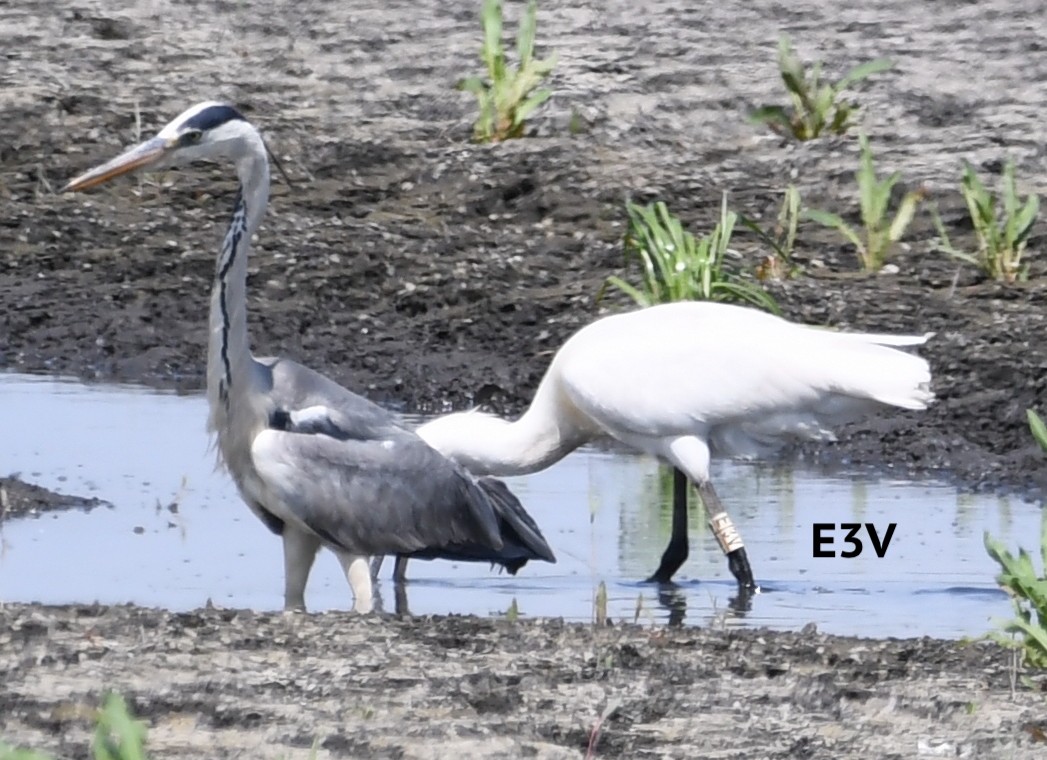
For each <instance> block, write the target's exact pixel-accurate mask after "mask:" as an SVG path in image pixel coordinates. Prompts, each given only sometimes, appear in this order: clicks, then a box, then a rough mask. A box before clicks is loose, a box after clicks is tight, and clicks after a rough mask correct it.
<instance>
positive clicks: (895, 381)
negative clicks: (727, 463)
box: [398, 302, 934, 589]
mask: <svg viewBox="0 0 1047 760" xmlns="http://www.w3.org/2000/svg"><path fill="white" fill-rule="evenodd" d="M929 337H930V334H927V335H923V336H911V335H897V336H896V335H878V334H864V333H846V332H837V331H833V330H829V329H823V328H818V327H811V326H807V325H800V324H795V323H792V322H789V321H787V320H785V319H782V318H780V317H776V316H774V315H771V314H768V313H766V312H763V311H758V310H756V309H751V308H745V307H741V306H732V305H729V304H721V303H710V302H681V303H673V304H665V305H660V306H653V307H650V308H646V309H640V310H638V311H632V312H627V313H624V314H618V315H614V316H609V317H605V318H602V319H599V320H597V321H596V322H593V323H592V324H590V325H587V326H586V327H584V328H582V329H581V330H579V331H578V332H577V333H575V334H574V335H573V336H571V338H569V339H568V340H567V342H566V343H565V344H564V345H563V347H562V348H561V349H560V351H559V352H558V353H557V354H556V356H555V357H554V358H553V361H552V364H551V365H550V366H549V369H548V371H547V372H546V374H545V377H544V378H543V379H542V382H541V384H540V385H539V386H538V390H537V392H536V393H535V397H534V399H533V401H532V402H531V405H530V407H529V408H528V409H527V411H526V412H524V414H523V415H522V416H521V417H520V418H519V419H517V420H516V421H514V422H509V421H507V420H504V419H501V418H499V417H496V416H493V415H490V414H485V413H482V412H477V411H469V412H459V413H455V414H450V415H446V416H444V417H439V418H437V419H435V420H433V421H431V422H429V423H427V424H425V425H423V426H421V427H420V428H418V431H417V432H418V434H419V435H420V436H422V438H423V439H425V441H426V442H427V443H428V444H429V445H430V446H432V447H433V448H435V449H437V450H438V451H439V452H441V453H442V454H444V455H445V456H447V457H449V458H451V459H453V460H455V461H456V462H458V463H460V464H462V465H463V466H465V467H466V468H467V469H468V470H470V471H471V472H472V473H474V474H477V475H479V474H491V475H500V476H509V475H521V474H525V473H530V472H535V471H537V470H541V469H543V468H545V467H548V466H549V465H551V464H553V463H554V462H557V461H558V460H560V459H561V458H562V457H564V456H565V455H567V454H568V453H569V452H571V451H573V450H574V449H575V448H577V447H578V446H580V445H582V444H583V443H586V442H587V441H590V440H592V439H594V438H598V437H608V438H613V439H615V440H617V441H620V442H621V443H623V444H625V445H626V446H629V447H631V448H633V449H636V450H638V451H642V452H645V453H647V454H651V455H653V456H656V457H658V458H659V459H661V460H663V461H666V462H668V463H670V464H672V465H673V466H674V467H675V468H676V470H677V482H676V488H675V496H674V520H673V537H672V539H671V541H670V543H669V547H668V548H667V549H666V552H665V555H664V556H663V558H662V564H661V566H660V567H659V569H658V570H657V571H656V572H655V573H654V575H653V576H652V578H651V580H654V581H660V582H668V581H669V580H670V579H671V578H672V576H673V574H674V573H675V572H676V570H677V569H679V567H680V565H681V564H683V562H684V560H685V559H686V557H687V552H688V546H687V533H686V531H687V522H686V510H687V507H686V480H685V479H684V478H685V477H686V479H689V480H690V481H691V482H692V483H693V484H695V486H696V487H697V488H698V491H699V494H700V495H701V496H702V498H703V501H704V502H705V504H706V507H707V508H708V511H709V514H710V515H711V516H712V517H711V522H712V523H713V528H714V533H715V535H716V536H717V539H718V540H719V542H720V545H721V547H722V548H723V550H724V552H725V553H727V554H728V558H729V561H730V566H731V570H732V572H734V574H735V576H736V577H737V578H738V580H739V583H740V584H741V585H742V587H743V588H749V589H754V588H755V582H754V581H753V578H752V572H751V570H750V569H749V565H748V560H747V558H746V554H745V548H744V546H743V544H742V541H741V538H740V536H739V535H738V533H737V531H736V530H735V529H734V528H733V526H732V525H731V523H730V519H729V518H728V517H727V515H726V513H725V512H724V510H723V508H722V506H720V504H719V500H718V498H717V497H716V493H715V491H714V490H713V488H712V485H711V483H710V482H709V462H710V459H711V457H712V456H713V455H720V456H732V457H746V458H752V457H760V456H763V455H765V454H768V453H770V452H772V451H774V450H775V449H776V448H778V447H779V446H781V445H782V444H783V443H785V442H786V441H788V440H789V439H797V438H806V439H815V440H833V439H834V435H833V432H832V428H833V427H834V426H836V425H839V424H841V423H844V422H848V421H851V420H854V419H856V418H859V417H861V416H862V415H864V414H866V413H869V412H872V411H875V410H877V409H880V408H883V407H900V408H903V409H924V408H926V406H927V404H928V403H930V401H931V400H932V399H933V398H934V395H933V393H932V392H931V391H930V387H929V386H930V381H931V373H930V368H929V366H928V364H927V362H926V361H925V360H924V359H922V358H920V357H918V356H914V355H912V354H909V353H906V352H904V351H900V350H898V349H899V348H900V347H904V346H916V345H920V344H922V343H925V342H926V341H927V339H928V338H929ZM402 572H403V563H402V562H398V576H400V577H402Z"/></svg>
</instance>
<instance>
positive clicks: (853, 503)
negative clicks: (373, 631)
mask: <svg viewBox="0 0 1047 760" xmlns="http://www.w3.org/2000/svg"><path fill="white" fill-rule="evenodd" d="M0 419H3V420H4V421H5V427H6V430H7V431H8V433H9V434H8V435H5V436H4V437H3V438H0V472H3V473H4V474H7V473H19V474H20V475H21V477H22V478H23V479H25V480H27V481H29V482H33V483H37V484H39V485H42V486H45V487H47V488H51V489H54V490H57V491H59V492H63V493H70V494H77V495H81V496H97V497H99V498H101V499H104V500H106V501H108V502H110V503H111V504H112V505H113V507H112V508H111V509H109V508H100V509H95V510H94V511H92V512H90V513H83V512H79V511H70V512H63V513H56V514H46V515H43V516H40V517H36V518H25V519H19V520H9V521H7V522H6V523H4V524H3V525H2V533H0V542H2V544H0V602H2V601H22V602H30V601H35V602H45V603H65V602H92V601H99V602H104V603H122V602H134V603H136V604H142V605H151V606H160V607H167V608H170V609H188V608H192V607H197V606H200V605H203V604H204V603H205V602H206V601H207V600H208V599H210V600H212V601H213V602H214V603H215V604H217V605H220V606H228V607H253V608H257V609H279V608H280V607H281V605H282V589H283V579H282V574H283V562H282V559H281V548H280V542H279V540H278V539H277V538H276V537H274V536H273V535H272V534H271V533H269V532H268V531H267V530H266V529H265V528H264V527H263V525H262V524H261V523H260V522H259V521H258V520H257V519H256V518H255V517H254V516H253V515H252V514H251V513H250V512H249V511H248V509H247V508H246V506H244V504H243V503H242V502H241V501H240V499H239V497H238V496H237V494H236V491H235V488H234V486H233V485H232V482H231V481H230V480H229V478H228V477H227V476H226V475H225V474H224V473H222V472H216V471H215V469H214V457H213V453H212V452H211V451H210V450H209V441H208V439H207V436H206V434H205V432H204V421H205V419H206V403H205V401H204V399H203V398H202V397H199V396H176V395H173V394H164V393H157V392H154V391H151V390H146V389H142V388H137V387H114V386H85V385H82V384H79V383H73V382H64V381H58V380H54V379H50V378H46V379H45V378H37V377H30V376H24V375H0ZM11 433H13V434H11ZM507 480H508V482H509V484H510V486H511V487H512V489H513V490H514V492H515V493H516V494H517V495H518V496H519V497H520V499H521V501H523V503H524V504H525V505H526V506H527V508H528V509H529V511H530V512H531V514H532V515H533V516H534V517H535V519H536V520H537V521H538V523H539V524H540V525H541V526H542V529H543V532H544V533H545V536H546V538H547V539H548V541H549V543H550V545H551V546H552V547H553V550H554V551H555V552H556V554H557V558H558V562H557V564H555V565H551V564H547V563H531V564H530V565H528V566H527V567H526V568H524V569H523V570H522V571H521V572H520V574H519V575H518V576H516V577H511V576H507V575H499V574H495V573H492V572H490V571H489V570H488V568H487V566H486V565H479V564H468V563H460V564H458V563H449V562H421V561H415V562H412V563H411V566H410V570H409V578H410V582H409V583H408V584H407V586H406V587H405V590H406V596H407V599H406V602H407V604H408V606H409V609H410V611H411V612H412V613H414V614H426V613H474V614H478V615H499V614H503V613H504V612H505V611H506V610H507V609H509V607H510V606H511V605H512V603H513V601H514V600H515V602H516V605H517V608H518V610H519V613H520V614H521V615H524V616H532V615H546V616H562V617H564V618H568V619H572V620H589V619H591V618H592V614H593V608H594V602H593V600H594V596H595V590H596V588H597V586H598V585H599V584H600V582H601V581H604V582H605V583H606V584H607V590H608V613H609V615H610V616H611V617H612V618H613V619H616V620H618V619H627V620H634V619H638V620H639V621H640V622H642V623H660V622H666V621H668V620H669V619H670V616H671V617H672V618H673V619H674V620H683V621H685V622H687V623H691V624H699V625H721V624H722V625H731V626H759V625H768V626H771V627H774V628H783V629H795V628H799V627H802V626H803V625H805V624H806V623H808V622H814V623H816V624H817V625H818V627H819V629H821V630H824V631H828V632H833V633H841V634H857V635H866V636H919V635H933V636H943V637H959V636H964V635H979V634H981V633H984V632H985V631H986V630H987V629H988V628H989V627H990V626H991V623H990V618H992V617H1001V616H1005V615H1007V614H1008V612H1009V605H1008V603H1007V600H1006V598H1005V597H1004V595H1003V594H1002V593H1001V592H1000V591H998V590H997V589H996V587H995V584H994V583H993V582H992V578H993V574H994V565H993V563H992V562H991V561H990V560H989V558H988V557H987V556H986V554H985V551H984V549H983V548H982V533H983V531H984V530H989V531H990V532H991V533H992V534H993V535H994V536H997V537H1000V538H1002V539H1003V540H1004V541H1005V542H1006V543H1007V544H1008V545H1012V546H1016V545H1018V544H1024V545H1026V546H1029V547H1031V545H1032V542H1033V541H1034V540H1035V537H1036V536H1038V535H1039V521H1040V509H1039V506H1038V505H1037V504H1033V503H1030V502H1024V501H1021V500H1018V499H1015V498H1002V497H994V496H986V495H977V496H972V495H965V494H960V493H958V492H957V491H956V490H955V489H954V488H952V487H951V486H949V485H946V484H942V483H935V482H911V481H904V480H891V479H875V480H874V479H870V478H868V477H864V476H858V475H848V474H835V475H832V476H828V475H825V474H820V473H816V472H811V471H805V470H802V469H793V468H786V467H782V466H778V467H772V466H767V465H760V466H758V465H753V464H739V463H735V462H717V463H715V464H714V468H713V481H714V483H715V484H716V486H717V489H718V491H719V493H720V496H721V498H722V499H723V502H724V504H725V505H726V506H727V508H728V510H729V511H730V512H731V514H732V516H733V518H734V520H735V523H736V524H737V526H738V528H739V529H740V531H741V533H742V536H743V537H744V539H745V541H746V544H747V545H748V547H749V556H750V559H751V562H752V565H753V570H754V572H755V574H756V577H757V579H758V581H759V582H760V583H761V585H762V586H763V590H764V592H763V593H762V594H760V595H759V596H757V597H756V598H755V599H754V601H753V605H752V609H751V610H750V611H748V612H747V613H745V614H744V615H738V614H735V613H733V612H732V610H731V609H730V607H729V601H730V599H731V597H732V596H733V595H734V582H733V580H732V579H731V576H730V574H729V572H728V570H727V567H726V562H725V561H724V559H723V557H722V555H721V553H720V551H719V549H718V548H717V547H716V544H715V541H714V540H713V538H712V537H711V535H709V533H708V531H707V530H706V528H705V526H704V517H703V516H701V515H700V514H692V525H691V540H692V547H691V557H690V559H689V560H688V562H687V564H685V565H684V567H683V568H682V569H681V571H680V573H679V574H678V580H679V581H680V583H679V585H678V588H677V589H676V591H675V592H674V593H672V594H663V595H662V596H661V598H660V597H659V594H658V593H657V590H656V589H655V588H653V587H651V586H648V585H645V584H642V583H640V582H639V580H640V579H642V578H644V577H645V576H646V575H648V574H649V573H650V572H651V571H652V570H653V569H654V568H655V566H656V565H657V562H658V558H659V557H660V555H661V552H662V550H663V549H664V547H665V543H666V541H667V539H668V534H669V504H668V494H669V491H668V490H667V484H668V483H670V482H671V479H669V478H668V476H667V475H666V474H665V473H662V472H661V471H660V469H659V467H658V465H657V464H656V463H655V462H654V461H653V460H650V459H648V458H645V457H640V456H634V455H631V454H623V453H619V452H608V451H603V450H598V449H594V448H586V449H583V450H582V451H579V452H577V453H575V454H573V455H572V456H570V457H568V458H567V459H565V460H563V461H562V462H560V463H558V464H557V465H555V466H553V467H551V468H549V469H548V470H546V471H544V472H541V473H537V474H535V475H530V476H525V477H519V478H509V479H507ZM823 522H837V523H840V522H861V523H873V524H874V525H875V526H876V528H877V530H878V531H879V533H880V535H881V536H882V534H883V533H884V532H885V530H886V528H887V525H888V523H892V522H893V523H896V524H897V527H896V530H895V533H894V536H893V538H892V540H891V543H890V545H889V547H888V549H887V552H886V556H885V557H884V558H883V559H880V558H878V557H877V556H876V555H875V554H874V553H873V551H872V549H871V548H870V547H869V541H868V538H867V536H866V535H865V533H864V531H863V532H862V533H861V534H860V537H861V538H862V540H863V544H865V547H866V548H865V550H864V552H863V553H862V555H861V556H860V557H858V558H855V559H844V558H842V557H835V558H819V559H814V558H812V548H813V530H812V525H813V523H823ZM842 538H843V537H842V533H837V534H836V538H835V542H836V543H835V548H836V550H837V551H838V552H839V551H840V550H841V549H843V548H845V546H844V544H843V542H842ZM391 572H392V562H391V561H389V562H387V563H386V566H385V567H384V568H383V570H382V574H381V578H382V582H381V583H380V586H379V590H380V592H382V594H383V603H384V605H385V608H386V609H387V610H391V609H392V608H393V607H394V596H395V595H394V588H393V584H392V582H391V580H390V579H389V576H390V574H391ZM306 601H307V604H308V605H309V606H310V608H311V609H313V610H323V609H331V608H339V609H345V608H347V607H348V606H349V605H350V596H349V590H348V586H347V584H346V582H345V580H344V578H343V577H342V575H341V573H340V568H339V567H338V563H337V562H336V561H335V559H334V557H333V555H331V554H329V553H326V552H325V553H322V554H321V555H320V557H319V558H318V560H317V563H316V566H315V568H314V570H313V575H312V577H311V579H310V583H309V587H308V589H307V596H306ZM402 601H403V600H401V603H402Z"/></svg>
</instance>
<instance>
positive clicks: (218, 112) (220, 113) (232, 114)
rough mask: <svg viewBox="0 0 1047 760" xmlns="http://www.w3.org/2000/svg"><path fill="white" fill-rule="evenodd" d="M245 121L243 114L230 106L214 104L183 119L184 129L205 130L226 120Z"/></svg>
mask: <svg viewBox="0 0 1047 760" xmlns="http://www.w3.org/2000/svg"><path fill="white" fill-rule="evenodd" d="M237 120H239V121H245V119H244V117H243V114H241V113H240V112H239V111H237V110H236V109H235V108H233V107H232V106H228V105H215V106H208V107H207V108H205V109H203V110H202V111H200V112H199V113H195V114H193V115H192V116H190V117H189V118H188V119H186V120H185V123H184V124H183V127H184V128H185V129H198V130H200V131H201V132H206V131H207V130H209V129H214V128H215V127H218V126H221V125H222V124H225V123H226V122H228V121H237Z"/></svg>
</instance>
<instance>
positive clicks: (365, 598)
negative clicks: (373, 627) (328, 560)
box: [338, 552, 374, 614]
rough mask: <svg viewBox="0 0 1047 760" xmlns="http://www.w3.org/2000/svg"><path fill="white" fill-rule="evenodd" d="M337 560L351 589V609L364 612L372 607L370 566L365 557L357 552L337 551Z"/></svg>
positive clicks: (372, 595) (369, 610) (372, 594)
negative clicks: (345, 552) (344, 552)
mask: <svg viewBox="0 0 1047 760" xmlns="http://www.w3.org/2000/svg"><path fill="white" fill-rule="evenodd" d="M338 561H339V562H341V563H342V570H344V571H345V577H346V579H347V580H348V581H349V588H351V589H352V590H353V611H354V612H359V613H363V614H366V613H368V612H371V611H372V610H373V609H374V593H373V591H372V588H371V568H370V567H368V564H367V557H365V556H362V555H359V554H343V553H342V552H338Z"/></svg>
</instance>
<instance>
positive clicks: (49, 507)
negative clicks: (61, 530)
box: [0, 476, 106, 523]
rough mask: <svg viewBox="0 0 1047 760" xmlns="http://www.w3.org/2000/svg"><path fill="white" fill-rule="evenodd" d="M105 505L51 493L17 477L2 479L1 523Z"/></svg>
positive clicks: (0, 494)
mask: <svg viewBox="0 0 1047 760" xmlns="http://www.w3.org/2000/svg"><path fill="white" fill-rule="evenodd" d="M105 503H106V502H104V501H102V500H101V499H96V498H93V497H92V498H85V497H83V496H69V495H67V494H61V493H56V492H55V491H49V490H48V489H46V488H41V487H40V486H38V485H34V484H32V483H26V482H25V481H24V480H22V479H21V478H18V477H16V476H10V477H6V478H0V523H2V522H3V521H4V520H9V519H11V518H14V517H28V516H32V515H38V514H40V513H41V512H51V511H55V510H60V509H83V510H91V509H94V508H95V507H99V506H102V505H103V504H105Z"/></svg>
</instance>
